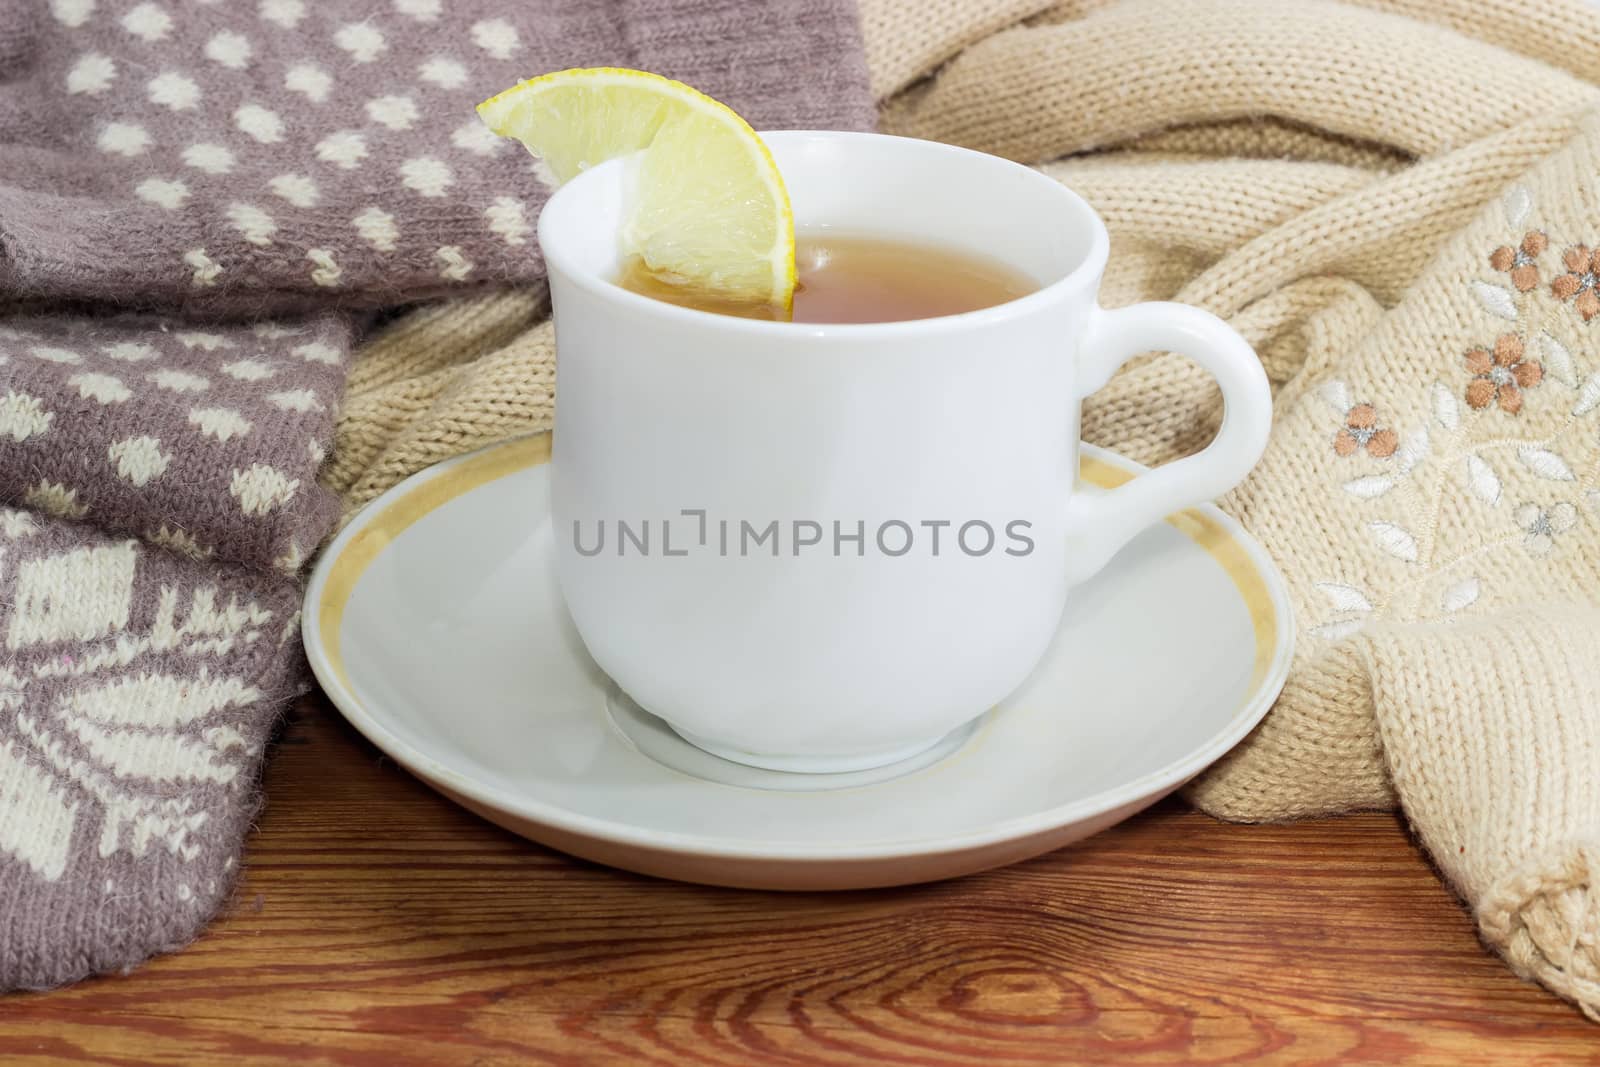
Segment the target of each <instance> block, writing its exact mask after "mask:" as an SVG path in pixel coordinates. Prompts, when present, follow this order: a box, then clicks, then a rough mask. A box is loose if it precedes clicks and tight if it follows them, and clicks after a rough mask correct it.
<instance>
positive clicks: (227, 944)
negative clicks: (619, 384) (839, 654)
mask: <svg viewBox="0 0 1600 1067" xmlns="http://www.w3.org/2000/svg"><path fill="white" fill-rule="evenodd" d="M267 785H268V790H269V798H270V805H269V807H268V809H267V811H266V812H265V813H264V815H263V817H262V820H261V829H260V832H259V833H258V834H257V835H256V837H255V838H254V840H253V842H252V845H251V849H250V852H249V854H248V857H247V859H248V862H247V870H246V878H245V880H244V882H243V884H242V885H241V886H240V889H239V892H238V894H237V895H236V898H235V900H234V903H233V905H232V907H231V909H230V912H229V914H228V915H227V917H226V918H225V919H224V920H223V921H222V922H221V923H219V924H218V925H217V926H216V927H215V928H214V929H213V931H212V932H211V933H210V934H208V935H207V936H206V937H204V938H202V939H201V940H200V941H199V942H198V943H196V944H195V945H193V946H191V947H190V948H189V949H188V950H186V951H184V952H182V953H179V954H177V955H175V956H171V957H167V958H165V959H162V960H158V961H156V962H154V963H152V964H149V965H147V966H146V967H144V968H142V969H140V970H139V971H137V972H136V973H134V974H133V975H131V976H127V977H121V978H107V979H99V980H95V981H90V982H86V983H83V984H81V985H79V986H76V987H72V988H69V989H65V990H59V991H56V992H54V993H47V994H36V995H25V996H17V997H11V998H7V999H5V1000H4V1001H0V1062H3V1063H5V1064H8V1065H11V1064H46V1063H98V1064H147V1063H160V1064H178V1063H183V1064H190V1063H204V1064H220V1063H229V1064H257V1063H274V1062H282V1061H285V1060H291V1059H292V1060H293V1061H294V1062H295V1063H297V1064H328V1065H335V1064H338V1065H361V1064H384V1065H404V1064H483V1065H487V1064H524V1063H550V1064H578V1063H625V1064H718V1065H743V1064H854V1063H871V1064H974V1063H980V1062H981V1063H989V1064H1002V1063H1004V1064H1012V1063H1014V1064H1059V1063H1090V1064H1123V1063H1127V1064H1175V1063H1183V1064H1208V1065H1209V1064H1290V1063H1293V1064H1311V1063H1316V1064H1324V1063H1343V1062H1355V1063H1382V1064H1409V1063H1448V1064H1463V1065H1465V1064H1505V1063H1517V1064H1541V1063H1548V1064H1555V1063H1561V1064H1577V1063H1584V1064H1587V1063H1593V1064H1600V1031H1596V1030H1595V1029H1594V1028H1593V1027H1592V1026H1591V1025H1590V1024H1588V1023H1586V1022H1584V1021H1583V1020H1582V1018H1581V1017H1580V1016H1579V1015H1578V1014H1577V1013H1576V1012H1575V1011H1573V1010H1572V1009H1571V1008H1570V1007H1568V1006H1567V1005H1566V1004H1564V1003H1562V1002H1561V1001H1559V1000H1557V999H1556V998H1554V997H1553V996H1551V995H1549V994H1548V993H1545V992H1544V991H1542V990H1540V989H1538V988H1536V987H1534V986H1530V985H1526V984H1524V983H1522V982H1520V981H1518V980H1517V979H1516V978H1515V977H1513V976H1512V975H1511V974H1510V972H1509V971H1507V970H1506V969H1505V967H1504V966H1503V965H1502V964H1501V963H1500V962H1499V961H1498V960H1496V959H1494V958H1492V957H1491V956H1489V955H1488V954H1486V953H1485V951H1484V950H1483V949H1482V948H1481V947H1480V945H1479V943H1478V941H1477V940H1476V938H1475V937H1474V934H1473V931H1472V926H1471V924H1470V922H1469V921H1468V918H1467V916H1466V915H1465V914H1464V913H1463V912H1462V910H1461V908H1460V907H1459V906H1458V905H1457V903H1456V902H1455V901H1454V900H1453V899H1452V898H1451V896H1450V894H1449V893H1448V892H1447V890H1446V889H1445V888H1444V887H1443V886H1442V885H1441V884H1440V883H1439V881H1438V879H1437V878H1436V877H1435V875H1434V874H1433V872H1432V871H1431V870H1430V869H1429V868H1428V866H1427V863H1426V861H1425V860H1424V859H1423V857H1422V856H1421V855H1420V854H1419V853H1418V852H1417V850H1416V848H1415V846H1414V845H1413V844H1412V843H1411V842H1410V840H1409V839H1408V838H1407V836H1406V834H1405V831H1404V829H1403V828H1402V826H1401V825H1400V824H1399V822H1398V821H1397V820H1396V819H1395V818H1394V817H1393V816H1389V815H1362V816H1355V817H1350V818H1345V819H1338V820H1327V821H1320V822H1309V823H1301V824H1297V825H1292V826H1264V827H1243V826H1227V825H1223V824H1219V823H1215V822H1213V821H1211V820H1209V819H1207V818H1205V817H1203V816H1200V815H1197V814H1194V813H1192V812H1188V811H1185V810H1183V809H1182V808H1181V807H1179V806H1177V805H1175V804H1168V805H1164V806H1162V807H1160V808H1158V809H1156V810H1154V811H1152V812H1150V813H1148V814H1146V815H1144V816H1142V817H1139V818H1136V819H1134V820H1133V821H1131V822H1129V823H1127V824H1124V825H1123V826H1120V827H1117V828H1115V829H1113V830H1111V831H1109V832H1107V833H1105V834H1102V835H1101V836H1099V837H1096V838H1094V839H1092V840H1090V841H1088V842H1085V843H1084V844H1082V845H1079V846H1077V847H1075V848H1072V849H1067V850H1064V851H1062V852H1059V853H1056V854H1054V855H1050V856H1045V857H1042V858H1040V859H1038V860H1035V861H1032V862H1030V863H1026V864H1022V865H1020V866H1017V867H1012V868H1010V869H1007V870H1002V871H995V872H991V873H989V874H984V875H978V876H974V877H971V878H967V879H964V880H961V881H957V882H952V883H945V884H940V885H931V886H923V887H918V888H913V889H899V890H881V891H872V892H859V893H847V894H834V895H805V896H786V895H780V894H768V893H756V892H742V891H733V890H719V889H706V888H699V887H694V886H685V885H677V884H673V883H668V882H659V881H653V880H650V879H647V878H642V877H635V876H632V875H626V874H621V873H617V872H614V871H610V870H605V869H602V868H599V867H595V866H591V865H588V864H585V863H581V862H578V861H574V860H570V859H567V858H565V857H563V856H560V855H557V854H554V853H551V852H548V851H545V850H543V849H540V848H538V847H536V846H533V845H530V844H528V843H526V842H524V841H522V840H520V839H518V838H515V837H512V836H511V835H509V834H506V833H504V832H502V831H500V830H498V829H496V828H494V827H492V826H490V825H489V824H487V823H484V822H481V821H479V820H478V819H476V818H474V817H472V816H470V815H467V814H466V813H464V812H462V811H461V810H460V809H458V808H456V807H454V806H453V805H451V804H450V803H448V802H447V801H444V800H442V799H441V798H439V797H437V796H436V795H435V794H433V793H432V792H430V791H429V790H427V789H426V788H425V787H423V786H421V785H420V784H419V783H417V782H416V781H415V780H413V779H412V778H411V777H410V776H408V775H407V774H405V773H404V772H403V771H401V770H399V769H397V768H396V767H395V766H394V765H393V764H392V763H389V762H388V761H386V760H384V759H383V758H382V757H380V756H379V754H378V753H377V752H376V751H375V750H374V749H373V748H371V747H370V746H369V745H367V744H366V743H365V742H363V741H362V740H360V739H359V738H358V737H357V736H356V735H355V734H354V732H353V731H351V730H350V729H349V728H348V727H346V726H345V725H344V723H343V722H342V720H340V719H338V717H337V715H336V714H335V713H334V712H332V711H331V710H329V709H328V708H326V707H325V706H324V705H323V704H321V703H320V702H319V701H315V700H308V701H306V702H304V703H303V704H302V705H301V706H300V707H299V708H298V709H297V710H296V713H295V715H294V716H293V717H292V719H291V721H290V723H289V726H288V728H287V730H286V732H285V735H284V738H283V741H282V742H281V744H280V746H279V748H278V751H277V753H276V755H275V758H274V760H273V762H272V764H271V766H270V769H269V772H268V775H267Z"/></svg>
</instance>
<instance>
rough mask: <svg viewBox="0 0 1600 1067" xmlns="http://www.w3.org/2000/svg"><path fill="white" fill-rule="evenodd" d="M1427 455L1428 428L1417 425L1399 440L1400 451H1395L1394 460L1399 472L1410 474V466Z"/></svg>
mask: <svg viewBox="0 0 1600 1067" xmlns="http://www.w3.org/2000/svg"><path fill="white" fill-rule="evenodd" d="M1427 455H1428V428H1427V427H1426V426H1418V427H1417V428H1416V429H1415V430H1412V431H1411V432H1410V433H1408V434H1406V437H1405V440H1404V441H1401V442H1400V451H1399V452H1397V453H1395V462H1396V463H1398V464H1399V465H1400V473H1401V474H1410V473H1411V468H1412V467H1415V466H1416V465H1417V464H1418V463H1421V462H1422V461H1423V460H1424V459H1425V458H1427Z"/></svg>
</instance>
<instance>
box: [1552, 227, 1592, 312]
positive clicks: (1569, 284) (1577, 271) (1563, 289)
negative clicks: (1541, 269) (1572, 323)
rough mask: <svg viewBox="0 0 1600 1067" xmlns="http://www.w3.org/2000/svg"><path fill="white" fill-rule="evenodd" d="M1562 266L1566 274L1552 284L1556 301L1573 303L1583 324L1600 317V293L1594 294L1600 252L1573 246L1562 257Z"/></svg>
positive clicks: (1582, 246) (1585, 246) (1584, 246)
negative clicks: (1581, 317)
mask: <svg viewBox="0 0 1600 1067" xmlns="http://www.w3.org/2000/svg"><path fill="white" fill-rule="evenodd" d="M1561 263H1562V265H1563V266H1564V267H1566V268H1567V273H1565V274H1563V275H1561V276H1560V277H1558V278H1556V280H1555V281H1553V282H1551V283H1550V291H1551V292H1552V293H1554V294H1555V295H1556V297H1557V299H1560V300H1570V301H1572V306H1573V308H1574V309H1575V310H1576V311H1577V312H1578V314H1579V315H1582V316H1583V321H1584V322H1588V321H1589V320H1590V319H1592V318H1594V317H1595V316H1596V315H1600V293H1596V292H1595V277H1596V275H1600V248H1595V249H1591V248H1590V247H1589V246H1588V245H1573V246H1572V247H1571V248H1569V249H1567V250H1566V251H1565V252H1563V253H1561Z"/></svg>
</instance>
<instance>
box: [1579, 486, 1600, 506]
mask: <svg viewBox="0 0 1600 1067" xmlns="http://www.w3.org/2000/svg"><path fill="white" fill-rule="evenodd" d="M1583 499H1584V500H1585V501H1587V502H1588V504H1589V508H1590V510H1591V511H1600V489H1591V490H1589V491H1588V492H1587V493H1584V494H1583Z"/></svg>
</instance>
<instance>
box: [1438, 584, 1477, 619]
mask: <svg viewBox="0 0 1600 1067" xmlns="http://www.w3.org/2000/svg"><path fill="white" fill-rule="evenodd" d="M1479 591H1480V588H1479V585H1478V579H1476V578H1466V579H1463V580H1462V581H1459V582H1457V583H1456V584H1455V585H1452V586H1451V587H1450V588H1449V589H1446V590H1445V591H1444V595H1443V596H1441V597H1440V598H1439V606H1440V607H1441V608H1443V609H1444V610H1445V613H1446V614H1450V615H1453V614H1455V613H1456V612H1458V611H1460V610H1461V609H1463V608H1467V607H1471V606H1472V604H1473V603H1474V602H1476V601H1477V599H1478V593H1479Z"/></svg>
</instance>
